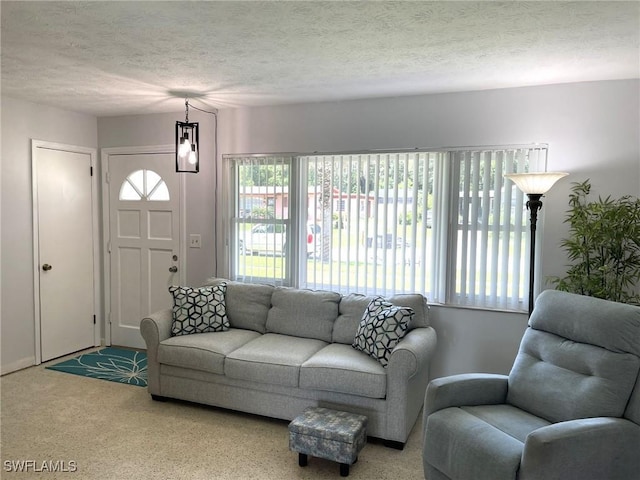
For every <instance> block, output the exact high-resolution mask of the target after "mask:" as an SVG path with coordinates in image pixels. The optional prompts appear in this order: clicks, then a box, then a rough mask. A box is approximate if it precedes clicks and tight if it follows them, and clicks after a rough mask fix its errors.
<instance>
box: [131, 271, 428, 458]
mask: <svg viewBox="0 0 640 480" xmlns="http://www.w3.org/2000/svg"><path fill="white" fill-rule="evenodd" d="M222 281H224V282H226V283H227V287H226V297H225V298H226V311H227V316H228V319H229V323H230V326H231V328H230V329H229V330H228V331H225V332H209V333H197V334H191V335H181V336H171V323H172V311H171V309H166V310H163V311H160V312H156V313H154V314H153V315H151V316H149V317H147V318H144V319H143V320H142V321H141V324H140V330H141V333H142V336H143V338H144V340H145V342H146V345H147V355H148V375H149V384H148V389H149V393H150V394H151V395H152V397H153V398H154V399H156V400H160V399H166V398H173V399H181V400H187V401H193V402H198V403H202V404H207V405H213V406H218V407H224V408H229V409H234V410H239V411H244V412H250V413H254V414H259V415H264V416H269V417H273V418H281V419H286V420H292V419H293V418H295V417H296V416H297V415H299V414H300V413H301V412H302V411H303V410H304V409H305V408H306V407H310V406H320V407H327V408H332V409H336V410H344V411H348V412H352V413H359V414H362V415H366V416H367V417H368V428H367V434H368V435H369V436H373V437H377V438H381V439H384V440H385V441H386V443H387V444H388V445H389V446H392V447H395V448H402V447H403V445H404V443H405V442H406V440H407V437H408V435H409V433H410V431H411V429H412V427H413V426H414V424H415V422H416V420H417V417H418V415H419V412H420V410H421V409H422V401H423V398H424V391H425V388H426V386H427V384H428V381H429V363H430V358H431V356H432V355H433V353H434V350H435V347H436V333H435V331H434V329H433V328H432V327H430V326H429V318H428V307H427V304H426V300H425V298H424V297H423V296H422V295H419V294H410V295H398V296H394V297H390V298H388V299H387V300H388V301H390V302H391V303H393V304H395V305H401V306H408V307H411V308H412V309H413V310H414V312H415V315H414V317H413V319H412V320H411V323H410V325H409V328H408V331H407V333H406V335H405V336H404V337H403V338H402V340H401V341H400V343H399V344H398V345H397V346H396V347H395V349H394V350H393V352H392V354H391V356H390V359H389V364H388V365H387V366H386V367H383V366H382V365H381V364H380V362H378V361H377V360H376V359H374V358H372V357H370V356H368V355H367V354H365V353H363V352H361V351H358V350H356V349H354V348H353V347H352V346H351V343H352V342H353V339H354V336H355V334H356V330H357V327H358V324H359V322H360V320H361V318H362V315H363V312H364V311H365V309H366V307H367V305H368V304H369V301H370V300H371V297H366V296H362V295H346V296H342V295H340V294H338V293H335V292H326V291H311V290H299V289H293V288H282V287H273V286H269V285H258V284H245V283H240V282H233V281H228V280H223V279H211V280H210V281H209V282H207V284H208V285H216V284H219V283H220V282H222Z"/></svg>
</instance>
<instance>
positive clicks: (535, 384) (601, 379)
mask: <svg viewBox="0 0 640 480" xmlns="http://www.w3.org/2000/svg"><path fill="white" fill-rule="evenodd" d="M639 369H640V359H639V358H638V357H636V356H635V355H633V354H631V353H616V352H612V351H610V350H607V349H605V348H601V347H598V346H595V345H588V344H585V343H578V342H574V341H572V340H568V339H566V338H564V337H560V336H557V335H554V334H551V333H547V332H542V331H539V330H536V329H533V328H531V327H530V328H528V329H527V331H526V332H525V334H524V336H523V338H522V342H521V344H520V350H519V352H518V355H517V357H516V360H515V362H514V364H513V367H512V369H511V373H510V374H509V393H508V395H507V402H509V403H510V404H512V405H515V406H517V407H519V408H521V409H523V410H526V411H528V412H531V413H533V414H535V415H537V416H539V417H543V418H545V419H547V420H549V421H551V422H562V421H566V420H573V419H578V418H588V417H621V416H622V414H623V413H624V410H625V408H626V406H627V402H628V401H629V397H630V396H631V391H632V389H633V387H634V384H635V382H636V378H637V377H638V371H639Z"/></svg>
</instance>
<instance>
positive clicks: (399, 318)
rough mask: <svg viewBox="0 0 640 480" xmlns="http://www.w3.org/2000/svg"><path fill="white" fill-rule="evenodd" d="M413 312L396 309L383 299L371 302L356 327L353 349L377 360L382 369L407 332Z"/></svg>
mask: <svg viewBox="0 0 640 480" xmlns="http://www.w3.org/2000/svg"><path fill="white" fill-rule="evenodd" d="M411 317H413V310H412V309H410V308H408V307H397V306H394V305H392V304H391V303H390V302H387V301H385V300H384V299H383V298H376V299H373V300H372V301H371V303H370V304H369V306H368V307H367V309H366V310H365V312H364V315H363V317H362V321H361V322H360V325H359V326H358V331H357V332H356V336H355V339H354V340H353V348H355V349H356V350H360V351H362V352H364V353H366V354H367V355H370V356H371V357H373V358H375V359H376V360H378V361H379V362H380V363H381V364H382V366H383V367H385V366H387V364H388V363H389V358H390V357H391V352H392V350H393V349H394V348H395V346H396V345H397V344H398V343H399V342H400V340H401V339H402V337H404V334H405V333H406V331H407V326H408V325H409V322H410V321H411Z"/></svg>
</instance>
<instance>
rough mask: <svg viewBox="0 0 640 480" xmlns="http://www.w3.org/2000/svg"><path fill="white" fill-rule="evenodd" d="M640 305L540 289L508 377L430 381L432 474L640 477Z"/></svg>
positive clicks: (436, 477) (459, 477)
mask: <svg viewBox="0 0 640 480" xmlns="http://www.w3.org/2000/svg"><path fill="white" fill-rule="evenodd" d="M639 373H640V307H636V306H632V305H626V304H621V303H614V302H609V301H606V300H600V299H596V298H592V297H585V296H582V295H575V294H571V293H566V292H560V291H555V290H547V291H544V292H542V293H541V294H540V295H539V296H538V299H537V301H536V304H535V308H534V311H533V313H532V315H531V318H530V319H529V326H528V328H527V330H526V332H525V334H524V336H523V338H522V342H521V344H520V350H519V352H518V355H517V357H516V360H515V362H514V365H513V368H512V369H511V373H509V376H505V375H493V374H463V375H454V376H451V377H444V378H439V379H435V380H432V381H431V382H430V383H429V386H428V387H427V391H426V395H425V404H424V417H423V434H424V438H423V439H424V443H423V464H424V474H425V478H426V479H427V480H445V479H447V480H507V479H509V480H554V479H558V480H633V479H640V379H639Z"/></svg>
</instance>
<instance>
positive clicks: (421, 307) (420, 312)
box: [386, 293, 431, 331]
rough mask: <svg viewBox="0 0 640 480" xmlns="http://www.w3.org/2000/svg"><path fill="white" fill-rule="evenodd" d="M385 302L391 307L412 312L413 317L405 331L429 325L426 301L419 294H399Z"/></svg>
mask: <svg viewBox="0 0 640 480" xmlns="http://www.w3.org/2000/svg"><path fill="white" fill-rule="evenodd" d="M386 300H387V301H388V302H390V303H392V304H393V305H397V306H399V307H409V308H410V309H411V310H413V313H414V315H413V318H412V319H411V322H410V323H409V327H408V328H407V331H408V330H413V329H414V328H418V327H428V326H430V325H431V324H430V323H429V306H428V305H427V299H426V298H425V296H424V295H422V294H420V293H399V294H398V295H392V296H391V297H389V298H386Z"/></svg>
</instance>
